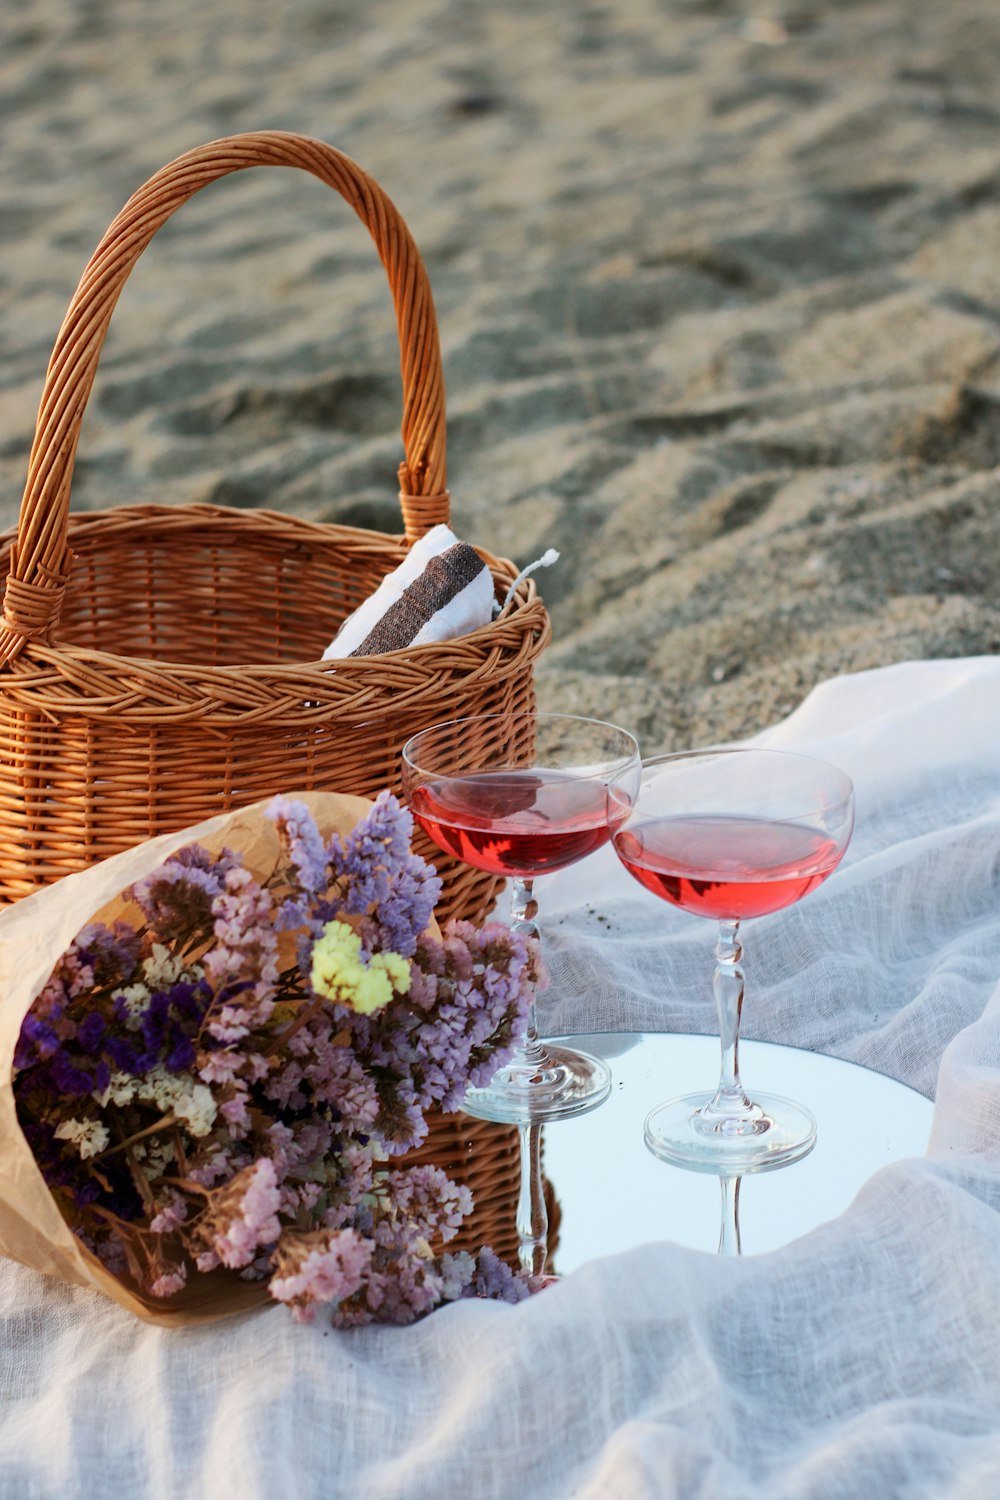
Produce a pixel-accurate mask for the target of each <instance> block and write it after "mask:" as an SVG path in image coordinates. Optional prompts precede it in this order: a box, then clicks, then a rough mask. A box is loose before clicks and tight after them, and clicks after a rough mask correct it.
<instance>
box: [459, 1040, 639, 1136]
mask: <svg viewBox="0 0 1000 1500" xmlns="http://www.w3.org/2000/svg"><path fill="white" fill-rule="evenodd" d="M543 1054H544V1056H543V1061H542V1062H530V1063H529V1062H526V1061H525V1060H522V1059H520V1058H514V1059H513V1061H511V1062H509V1063H508V1064H507V1065H506V1067H503V1068H500V1069H499V1070H498V1071H497V1072H496V1073H494V1075H493V1077H492V1078H491V1080H490V1082H489V1083H488V1084H487V1086H486V1088H482V1089H468V1090H467V1091H466V1095H465V1098H464V1100H463V1101H462V1109H463V1110H464V1112H465V1113H466V1114H467V1115H475V1117H476V1118H477V1119H479V1120H495V1121H497V1122H498V1123H499V1124H505V1125H531V1124H536V1123H539V1122H544V1121H545V1120H571V1119H573V1118H574V1117H575V1116H576V1115H585V1114H587V1113H588V1112H589V1111H590V1110H592V1109H596V1108H597V1106H598V1105H599V1104H603V1103H604V1101H605V1099H606V1098H607V1097H608V1095H609V1094H610V1092H611V1070H610V1068H609V1067H608V1066H607V1064H606V1063H604V1062H602V1061H601V1059H600V1058H597V1057H591V1056H590V1054H589V1053H587V1052H577V1051H575V1050H574V1049H573V1048H570V1047H550V1046H548V1045H547V1044H544V1043H543Z"/></svg>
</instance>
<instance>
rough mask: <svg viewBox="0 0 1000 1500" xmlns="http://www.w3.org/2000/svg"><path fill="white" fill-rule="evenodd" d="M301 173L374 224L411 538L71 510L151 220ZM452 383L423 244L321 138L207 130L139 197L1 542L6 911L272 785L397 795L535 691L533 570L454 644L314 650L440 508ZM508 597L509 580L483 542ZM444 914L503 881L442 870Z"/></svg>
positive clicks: (64, 345) (86, 317) (73, 327)
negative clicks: (424, 751) (101, 367)
mask: <svg viewBox="0 0 1000 1500" xmlns="http://www.w3.org/2000/svg"><path fill="white" fill-rule="evenodd" d="M261 165H272V166H286V167H297V168H301V169H303V170H306V171H308V172H311V173H312V174H314V175H315V176H316V177H318V178H319V179H320V180H321V181H323V182H325V183H326V184H327V185H328V186H329V187H331V188H333V189H334V190H335V191H336V192H338V193H340V194H341V195H342V197H343V198H344V199H345V200H346V201H347V203H348V204H349V205H350V206H351V208H353V210H354V211H355V213H356V214H357V215H358V217H359V218H360V219H361V220H362V222H363V223H364V224H365V225H366V227H367V228H368V230H369V231H370V233H371V236H372V239H373V241H374V244H375V248H376V250H377V252H378V254H379V257H380V259H381V261H382V264H383V266H384V268H385V271H386V275H387V277H388V280H389V285H390V290H391V293H392V299H393V304H394V308H395V313H396V323H397V331H398V335H399V344H400V365H401V374H402V386H403V418H402V439H403V450H404V455H405V456H404V459H403V462H402V464H401V466H400V470H399V484H400V504H401V510H402V519H403V528H404V533H405V534H404V535H401V536H397V537H390V536H386V535H383V534H381V533H377V532H372V531H365V530H361V529H358V528H353V527H345V526H333V525H324V524H320V523H311V522H307V521H303V520H299V519H296V518H294V517H289V516H284V515H281V514H278V513H276V512H271V511H249V512H248V511H230V510H226V509H223V508H219V507H213V506H206V505H190V506H176V507H164V506H159V507H158V506H154V505H140V506H134V507H128V508H123V509H118V510H115V511H107V512H101V511H98V512H95V513H90V514H88V515H86V516H83V517H71V516H70V513H69V498H70V485H71V480H72V472H73V463H74V459H75V454H76V448H77V443H78V440H79V434H80V426H81V422H82V419H83V414H84V410H85V407H86V403H87V399H88V396H89V393H90V390H91V386H92V384H93V380H94V376H95V372H96V369H97V363H98V360H99V357H100V352H101V348H102V345H103V342H104V338H105V335H106V333H107V329H108V325H109V323H110V320H111V315H112V313H113V310H114V307H115V303H116V302H117V299H118V296H119V294H120V292H121V290H122V287H123V286H124V283H125V281H126V279H127V277H128V275H129V272H130V271H131V269H132V267H133V265H134V264H135V262H136V260H137V259H138V257H139V255H140V254H141V253H142V251H143V249H144V248H145V246H146V245H147V244H148V243H149V242H150V240H151V239H152V237H153V235H154V234H155V232H156V230H157V229H158V228H159V227H160V226H161V225H162V224H163V223H164V222H165V221H166V219H168V218H169V217H170V215H171V214H172V213H173V212H174V211H175V210H176V209H177V208H178V207H180V206H181V205H182V204H183V203H184V202H185V201H186V200H187V199H188V198H189V197H191V195H192V194H193V193H195V192H197V191H198V190H199V189H200V188H202V187H205V186H207V185H208V184H209V183H211V182H213V181H214V180H215V179H217V178H219V177H222V176H225V175H226V174H227V173H230V172H235V171H240V170H243V169H245V168H248V167H252V166H261ZM445 484H446V473H445V418H444V384H443V378H442V372H441V359H440V351H439V345H438V337H437V324H436V319H435V314H434V307H433V301H432V298H431V293H430V287H429V284H428V281H427V277H426V273H425V271H424V268H423V264H422V262H421V259H420V255H419V253H418V251H417V249H416V246H415V245H414V243H413V240H412V238H411V236H410V234H409V231H408V230H407V228H406V226H405V224H404V223H403V221H402V219H401V218H400V216H399V214H398V212H397V211H396V209H395V208H394V207H393V205H392V204H391V202H390V201H389V200H388V198H387V197H386V196H385V194H384V193H383V192H382V190H381V189H380V188H379V187H378V185H377V184H376V183H375V182H374V181H373V180H372V179H371V178H370V177H368V176H367V175H366V174H365V173H364V172H363V171H361V169H360V168H359V167H357V166H356V165H355V163H353V162H351V161H350V160H349V159H348V158H347V157H345V156H343V155H341V153H339V152H337V151H336V150H334V149H333V148H332V147H330V146H326V145H324V144H323V143H321V142H318V141H313V140H309V139H307V138H305V137H301V136H294V135H288V134H285V133H282V132H258V133H254V134H249V135H243V136H235V137H230V138H228V139H226V140H222V141H215V142H211V143H209V144H208V145H206V146H202V147H198V148H196V149H195V150H193V151H190V152H188V153H186V154H185V155H184V156H182V157H179V158H178V159H177V160H176V161H174V162H172V163H170V164H169V165H168V166H166V167H164V168H163V169H162V170H161V171H160V172H157V173H156V174H155V175H154V176H153V177H152V178H150V180H149V181H148V182H147V183H146V184H145V185H144V186H143V187H142V188H140V189H139V191H138V192H137V193H135V194H134V195H133V196H132V198H131V199H130V200H129V202H128V203H127V204H126V205H125V207H124V208H123V209H122V211H121V213H120V214H119V215H118V217H117V218H116V219H115V220H114V222H113V223H112V224H111V226H110V227H109V229H108V231H107V233H106V234H105V236H104V238H103V239H102V240H101V243H100V245H99V246H98V248H97V250H96V251H95V253H94V255H93V257H92V258H91V260H90V262H89V264H88V266H87V267H86V269H85V271H84V273H83V276H82V278H81V281H80V284H79V286H78V288H77V291H76V293H75V295H74V297H73V299H72V301H71V303H70V307H69V310H68V312H67V315H66V318H65V321H64V323H63V326H62V329H61V330H60V333H59V335H58V338H57V341H56V345H55V349H54V351H53V354H52V358H51V361H50V364H49V369H48V373H47V376H46V381H45V387H44V390H43V394H42V400H41V405H40V409H39V415H38V424H37V429H36V434H35V440H34V444H33V447H32V451H31V456H30V459H29V466H28V478H27V484H26V487H25V492H24V498H23V501H22V505H21V512H20V518H19V522H18V526H17V528H16V530H15V531H13V532H11V533H8V535H7V536H6V538H3V539H0V541H2V542H3V543H5V545H4V546H3V550H2V552H0V567H2V566H6V568H7V569H8V578H7V585H6V591H5V595H4V605H3V616H2V620H0V903H3V902H10V901H12V900H16V899H18V898H19V897H21V896H23V895H26V894H28V893H29V892H30V891H32V890H33V889H35V888H36V887H37V886H39V885H41V884H44V883H47V882H49V881H52V880H56V879H58V878H60V877H61V876H63V875H66V874H69V873H71V872H72V871H74V870H77V869H81V868H83V867H84V866H86V865H88V864H91V863H93V862H94V861H95V860H99V859H103V858H105V857H106V856H108V855H111V854H114V853H117V852H118V851H119V850H121V849H123V848H127V847H129V846H131V845H133V844H135V843H136V842H138V841H140V840H142V839H145V838H148V837H151V836H153V835H155V834H158V833H164V832H168V831H172V830H174V829H176V828H180V827H184V826H185V825H186V824H189V823H194V822H197V821H200V820H201V819H203V818H206V817H210V816H212V815H213V814H215V813H218V812H222V811H225V810H227V809H229V808H231V807H237V806H241V805H245V804H247V803H250V802H254V801H257V800H259V799H260V798H262V797H267V796H270V795H272V794H274V793H277V792H282V791H294V790H299V789H302V790H307V789H312V788H320V789H324V790H331V791H343V792H351V793H355V794H359V795H372V794H374V793H375V792H377V791H378V790H380V789H381V788H382V787H384V786H390V787H392V788H394V789H395V790H397V791H398V790H399V752H400V749H401V747H402V744H403V742H404V741H405V739H406V738H407V737H408V736H409V735H410V734H413V733H416V732H417V731H418V730H419V729H421V728H424V727H426V726H428V725H430V724H433V723H436V722H438V721H440V720H442V719H448V718H454V717H458V716H463V717H464V716H469V715H476V714H496V713H505V712H507V711H509V710H517V709H523V708H528V707H530V706H532V704H533V683H532V666H533V663H534V660H535V658H536V657H537V655H538V653H539V652H540V651H541V650H542V648H543V647H544V645H545V644H546V642H547V640H548V636H549V625H548V618H547V615H546V613H545V610H544V607H543V606H542V604H541V601H540V600H539V598H538V597H537V594H536V592H535V589H534V587H533V585H532V583H531V582H530V580H529V581H528V582H526V583H525V584H523V585H522V586H520V587H519V588H518V591H517V593H516V595H515V597H514V599H513V600H512V602H511V604H510V605H509V606H508V608H507V609H506V610H505V611H504V614H503V616H502V617H501V618H500V619H499V620H497V621H494V622H493V623H492V624H490V625H488V626H485V627H483V628H482V629H481V630H478V631H475V632H473V633H472V634H470V635H468V636H465V637H462V638H461V639H459V640H455V641H448V642H443V643H441V644H439V645H429V646H420V647H415V648H411V649H409V650H405V651H400V652H393V653H391V654H390V655H387V656H381V657H368V658H364V657H361V658H353V659H351V658H349V659H347V660H340V661H336V662H327V663H324V662H321V661H320V660H319V658H320V656H321V653H322V651H323V649H324V648H325V646H326V645H327V643H328V642H329V641H330V639H331V638H332V637H333V635H334V634H335V632H336V630H337V628H338V627H339V625H340V624H341V623H342V621H343V620H344V618H345V617H346V616H347V615H348V614H349V613H350V612H351V610H353V609H354V608H355V607H356V606H357V605H358V604H360V603H361V601H362V600H363V599H364V598H365V597H367V596H368V595H369V594H370V593H371V592H372V591H373V589H374V588H375V587H376V585H377V584H378V582H379V581H380V580H381V579H382V578H383V577H384V576H385V574H386V573H387V572H389V571H390V570H391V569H392V568H394V567H395V566H397V565H398V563H399V562H400V561H401V560H402V558H403V557H404V556H405V553H406V550H407V547H408V545H409V544H410V543H412V541H413V540H415V539H416V537H417V536H419V535H421V534H422V533H423V532H424V531H425V530H427V529H428V528H429V527H430V526H432V525H435V524H437V523H438V522H440V521H447V520H448V517H449V497H448V492H447V489H446V488H445ZM482 555H483V556H484V558H485V560H486V561H487V563H488V564H489V566H490V568H491V571H492V572H493V575H494V579H495V582H496V587H497V593H498V596H501V597H502V594H503V593H506V590H507V588H508V587H509V585H510V583H511V582H512V581H513V579H514V577H515V576H516V572H515V569H514V567H513V565H512V564H511V563H509V562H507V561H506V560H504V559H499V558H494V557H490V556H489V555H488V554H486V553H483V554H482ZM421 847H422V852H424V853H425V854H427V855H428V856H429V857H433V859H434V862H435V863H436V864H437V865H438V867H439V869H441V873H442V874H443V876H444V878H445V896H444V899H443V902H442V907H441V915H442V916H444V917H447V916H449V915H453V914H461V915H465V916H469V917H472V918H473V919H478V918H481V917H482V915H483V914H484V913H485V911H486V910H487V909H488V907H489V905H490V904H491V902H492V899H493V896H494V894H495V889H496V885H497V882H496V881H495V880H494V878H493V877H490V876H487V875H483V874H481V873H479V872H475V871H472V870H470V869H468V867H464V866H461V865H458V864H456V863H454V862H451V861H445V860H443V859H442V857H441V855H440V854H439V852H437V851H432V850H431V848H430V846H429V845H428V844H423V845H422V846H421Z"/></svg>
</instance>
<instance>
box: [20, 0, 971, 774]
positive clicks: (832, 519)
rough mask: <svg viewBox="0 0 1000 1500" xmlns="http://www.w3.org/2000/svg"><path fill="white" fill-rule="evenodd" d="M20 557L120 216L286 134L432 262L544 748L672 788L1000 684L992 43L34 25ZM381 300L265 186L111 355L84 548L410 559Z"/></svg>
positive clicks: (126, 313) (182, 222) (561, 24)
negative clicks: (605, 735)
mask: <svg viewBox="0 0 1000 1500" xmlns="http://www.w3.org/2000/svg"><path fill="white" fill-rule="evenodd" d="M0 121H2V126H0V128H2V137H0V139H2V151H0V352H2V358H0V522H2V524H4V525H9V524H11V523H12V522H13V520H14V519H15V517H16V513H17V505H18V502H19V499H20V492H21V487H22V483H23V477H24V468H25V459H26V454H27V449H28V446H29V443H30V438H31V432H32V428H33V425H34V412H35V407H36V405H37V401H38V396H39V392H40V388H41V381H42V376H43V373H44V368H45V364H46V361H47V358H48V354H49V351H50V348H51V345H52V342H53V339H54V336H55V332H56V330H57V328H58V325H59V322H60V321H61V318H62V314H63V312H64V310H65V306H66V303H67V302H68V299H69V296H70V294H71V292H72V289H73V287H74V285H75V283H76V280H77V277H78V275H79V273H80V271H81V269H82V267H83V265H84V263H85V261H86V259H87V257H88V256H89V254H90V252H91V250H92V249H93V246H94V245H95V244H96V242H97V240H98V239H99V237H100V235H101V233H102V231H103V229H104V228H105V226H106V224H107V223H108V221H109V220H110V219H111V218H112V217H113V215H114V214H115V212H116V211H117V209H118V208H119V207H120V205H121V203H122V202H123V201H124V199H125V198H126V197H127V195H128V194H129V193H130V192H131V191H132V190H133V189H134V188H135V187H137V186H138V185H139V184H140V183H141V182H142V181H143V179H144V178H145V177H146V176H148V175H149V174H150V173H151V172H152V171H153V170H155V169H156V168H157V167H158V166H160V165H161V164H162V163H164V162H166V161H167V160H169V159H170V158H172V157H173V156H175V155H177V154H178V153H179V152H181V151H183V150H184V149H186V148H187V147H189V146H193V145H196V144H198V143H199V142H201V141H203V140H209V139H212V138H214V137H217V136H220V135H225V134H228V133H231V132H235V131H240V130H250V129H257V128H264V127H275V128H282V129H292V130H300V131H303V132H306V133H308V134H311V135H315V136H319V137H321V138H323V139H325V140H327V141H330V142H331V143H333V144H334V145H336V146H338V147H340V148H341V149H343V150H344V151H346V152H347V153H348V154H349V155H351V156H353V157H354V158H355V159H357V160H358V161H359V162H361V164H362V165H363V166H365V167H366V168H367V169H368V170H369V171H370V172H371V173H372V174H373V175H374V176H375V177H377V178H378V180H379V181H380V182H381V183H382V185H383V186H384V187H385V188H386V190H387V191H388V192H389V193H390V195H391V196H392V197H393V198H394V199H395V201H396V203H397V204H398V206H399V208H400V209H401V210H402V212H403V214H404V215H405V217H406V219H407V221H408V222H409V224H410V227H411V229H412V230H413V233H414V235H415V237H416V239H417V241H418V243H419V245H420V247H421V249H422V251H423V253H424V256H425V259H426V263H427V267H428V270H429V272H430V276H431V280H432V284H433V287H434V291H435V296H436V300H437V305H438V314H439V320H440V325H441V336H442V344H443V350H444V358H445V374H446V379H447V384H448V392H449V476H450V484H451V489H452V494H453V503H454V518H455V525H456V528H457V529H458V530H459V531H460V532H461V533H462V534H464V535H465V536H467V537H468V538H469V539H470V540H472V541H474V542H477V543H479V544H481V545H483V546H485V547H488V548H489V549H491V550H492V551H494V552H499V553H502V554H504V555H507V556H511V557H514V558H516V559H518V560H519V561H520V562H527V561H529V560H530V559H531V558H533V557H535V556H537V555H538V554H539V553H540V552H541V551H543V550H544V549H545V548H546V547H547V546H550V545H551V546H555V547H558V548H559V549H560V551H561V553H562V560H561V562H560V564H559V565H558V567H556V568H554V569H552V570H550V571H549V572H548V573H546V574H545V575H543V592H544V595H545V597H546V600H547V602H548V603H549V605H550V608H551V611H552V615H553V623H554V627H555V642H554V644H553V646H552V648H551V650H550V652H549V653H548V655H547V658H546V659H545V662H544V665H543V666H542V667H541V669H540V674H539V688H540V696H541V698H542V700H543V702H544V703H545V704H546V705H547V706H549V707H561V708H567V709H582V710H585V711H591V712H597V713H600V714H601V716H602V717H614V718H617V719H619V720H620V721H621V722H623V723H626V724H628V725H630V726H632V727H634V728H635V729H637V730H638V732H639V733H640V736H641V738H642V741H643V744H644V746H645V747H646V748H648V749H653V748H656V747H658V746H676V747H680V746H684V745H688V744H693V743H698V742H704V741H707V740H709V739H716V738H723V737H732V736H737V735H740V734H743V733H747V732H750V731H752V730H754V729H756V728H759V727H761V726H763V725H765V724H767V723H769V722H771V721H772V720H774V719H775V718H776V717H779V716H780V715H782V714H783V713H785V712H787V711H788V710H789V709H790V708H791V707H793V706H794V705H795V704H796V703H797V702H798V701H799V700H800V699H801V698H802V697H803V696H804V694H805V693H806V692H807V691H808V689H809V688H810V687H811V686H812V685H813V684H814V683H815V682H817V681H818V680H820V679H822V678H824V677H827V676H830V675H832V674H835V673H838V672H842V671H852V670H856V669H859V668H864V667H870V666H874V665H879V664H883V663H889V662H893V661H899V660H904V659H907V658H913V657H924V656H932V657H933V656H955V655H965V654H972V653H979V652H994V651H996V650H998V649H1000V604H998V602H997V598H998V596H997V579H998V577H1000V527H998V525H997V493H998V485H997V466H998V464H1000V254H998V250H1000V11H998V10H997V8H996V5H995V0H948V3H947V4H944V3H939V4H924V3H921V0H792V3H786V0H660V3H657V0H613V3H607V4H596V3H587V0H513V3H507V0H504V3H501V0H368V3H365V4H361V3H358V0H355V3H352V4H349V3H347V0H293V3H292V4H290V5H288V6H280V5H275V4H274V3H273V0H266V3H265V0H239V3H237V0H224V3H218V0H215V3H213V0H170V3H169V4H165V5H151V4H150V5H147V4H141V3H140V0H4V5H3V9H2V13H0ZM398 421H399V381H398V373H397V357H396V346H395V335H394V327H393V320H392V315H391V308H390V304H389V298H388V292H387V289H386V286H385V283H384V280H383V277H382V273H381V270H380V268H379V266H378V263H377V260H376V258H375V255H374V251H373V250H372V248H371V246H370V243H369V242H368V240H367V238H366V236H365V233H364V231H363V230H362V229H361V228H360V226H359V225H358V224H357V222H356V221H355V219H354V218H353V215H351V213H350V212H349V211H348V210H347V209H346V208H345V207H344V205H343V204H342V203H340V201H339V200H338V199H336V198H334V197H332V196H331V195H330V194H329V193H328V192H326V190H324V189H323V188H322V187H321V186H320V185H319V184H318V183H316V182H315V181H314V180H313V179H311V178H308V177H306V176H304V175H302V174H296V173H290V172H277V171H274V172H270V173H267V172H256V173H250V174H242V175H241V176H240V177H239V178H231V179H228V180H227V181H226V182H224V183H221V184H219V185H217V186H215V187H213V188H212V189H210V190H208V191H206V192H205V193H203V194H201V195H200V196H199V197H198V198H197V199H195V200H194V201H193V202H192V203H191V204H189V205H188V206H187V207H186V208H185V209H184V210H183V211H182V213H181V214H180V215H178V217H177V218H176V219H174V220H173V221H172V222H171V223H170V224H169V225H168V226H167V227H166V229H165V230H164V231H162V232H161V234H160V235H159V236H158V237H157V239H156V241H155V242H154V244H153V246H152V247H151V249H150V250H149V252H147V254H146V256H145V257H144V258H143V260H142V262H141V264H140V266H139V267H138V269H137V271H136V272H135V274H134V276H133V277H132V280H131V282H130V283H129V286H128V287H127V288H126V291H125V294H124V296H123V298H122V301H121V303H120V305H119V309H118V311H117V312H116V315H115V320H114V323H113V326H112V335H111V338H110V339H109V342H108V345H107V347H106V351H105V355H104V358H103V360H102V365H101V371H100V373H99V377H98V383H97V386H96V387H95V392H94V396H93V399H92V401H91V405H90V409H89V410H88V413H87V417H86V421H85V425H84V436H83V442H82V445H81V458H80V462H79V465H78V471H77V480H76V483H75V487H74V506H75V507H76V508H77V509H81V510H83V509H92V508H98V507H103V506H106V505H113V504H116V503H125V502H137V501H170V502H173V501H190V500H214V501H216V502H222V503H226V504H231V505H235V506H257V505H268V506H273V507H277V508H279V509H283V510H287V511H293V512H296V513H299V514H302V515H306V516H311V517H323V518H328V519H344V520H348V521H351V522H353V523H356V524H363V525H372V526H377V527H380V528H382V529H385V530H390V531H392V530H397V529H398V510H397V506H396V500H395V466H396V463H397V461H398V457H399V439H398Z"/></svg>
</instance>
